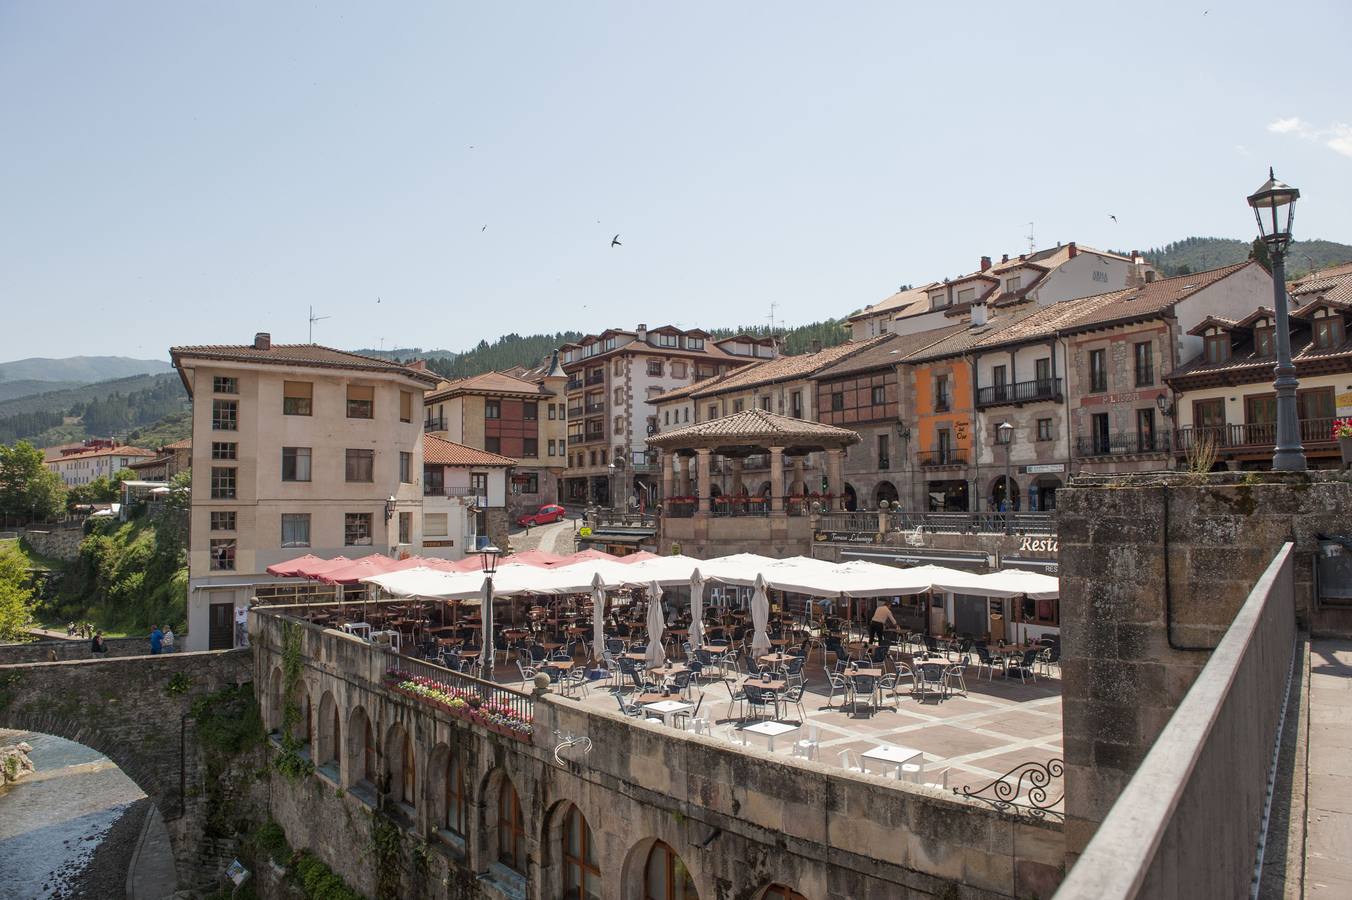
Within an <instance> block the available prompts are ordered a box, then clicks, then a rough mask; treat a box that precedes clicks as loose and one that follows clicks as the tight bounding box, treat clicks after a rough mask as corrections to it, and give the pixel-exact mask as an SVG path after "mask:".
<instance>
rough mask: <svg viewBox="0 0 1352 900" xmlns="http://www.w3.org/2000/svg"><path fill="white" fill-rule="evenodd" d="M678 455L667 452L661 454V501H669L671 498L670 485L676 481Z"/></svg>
mask: <svg viewBox="0 0 1352 900" xmlns="http://www.w3.org/2000/svg"><path fill="white" fill-rule="evenodd" d="M677 459H679V457H678V456H677V455H676V454H675V453H667V454H663V456H662V502H663V503H669V502H670V501H671V498H672V496H673V495H672V493H671V491H672V486H673V485H674V484H675V482H676V460H677Z"/></svg>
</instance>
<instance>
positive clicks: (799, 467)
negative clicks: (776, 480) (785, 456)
mask: <svg viewBox="0 0 1352 900" xmlns="http://www.w3.org/2000/svg"><path fill="white" fill-rule="evenodd" d="M793 480H794V481H795V482H797V483H798V484H800V485H802V491H803V493H804V494H805V495H806V494H810V493H812V492H811V491H810V490H808V487H807V476H805V475H804V474H803V455H802V454H801V453H800V454H798V455H797V456H795V457H794V458H793Z"/></svg>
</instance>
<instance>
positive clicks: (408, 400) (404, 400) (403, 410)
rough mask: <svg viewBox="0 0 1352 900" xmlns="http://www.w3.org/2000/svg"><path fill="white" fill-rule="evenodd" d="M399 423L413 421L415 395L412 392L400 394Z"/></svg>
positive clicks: (401, 392)
mask: <svg viewBox="0 0 1352 900" xmlns="http://www.w3.org/2000/svg"><path fill="white" fill-rule="evenodd" d="M399 421H400V422H412V421H413V393H412V392H411V391H400V392H399Z"/></svg>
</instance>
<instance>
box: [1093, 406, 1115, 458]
mask: <svg viewBox="0 0 1352 900" xmlns="http://www.w3.org/2000/svg"><path fill="white" fill-rule="evenodd" d="M1089 427H1090V433H1091V434H1092V436H1093V441H1094V452H1095V453H1108V452H1110V451H1111V449H1112V437H1111V436H1110V435H1109V432H1108V427H1109V426H1108V414H1107V413H1094V414H1093V415H1092V416H1090V417H1089Z"/></svg>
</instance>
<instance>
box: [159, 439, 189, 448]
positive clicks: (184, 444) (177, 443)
mask: <svg viewBox="0 0 1352 900" xmlns="http://www.w3.org/2000/svg"><path fill="white" fill-rule="evenodd" d="M160 449H161V450H191V449H192V438H190V437H185V438H184V439H183V440H181V441H174V442H173V443H172V444H165V445H164V446H163V447H161V448H160Z"/></svg>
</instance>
